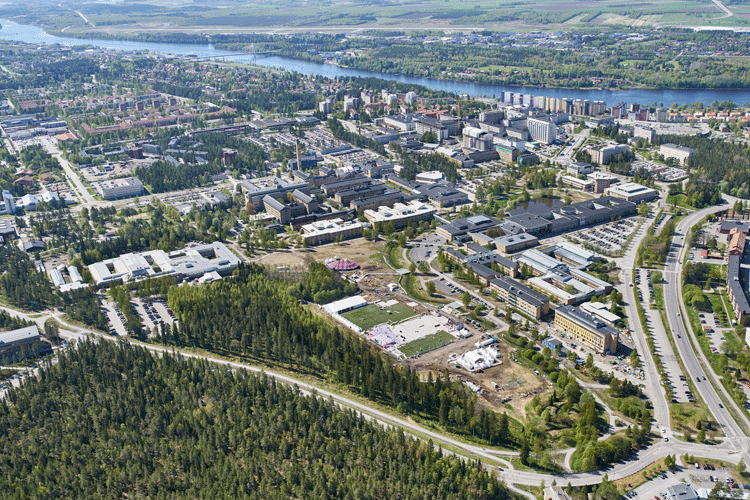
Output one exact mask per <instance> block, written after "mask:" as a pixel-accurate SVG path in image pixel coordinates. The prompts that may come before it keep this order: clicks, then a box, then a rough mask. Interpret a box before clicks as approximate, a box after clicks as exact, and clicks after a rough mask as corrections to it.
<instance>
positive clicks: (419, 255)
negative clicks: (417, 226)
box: [409, 234, 445, 285]
mask: <svg viewBox="0 0 750 500" xmlns="http://www.w3.org/2000/svg"><path fill="white" fill-rule="evenodd" d="M444 242H445V240H443V238H441V237H440V236H437V235H434V234H433V235H430V236H426V237H425V238H422V239H419V240H415V241H414V244H413V246H412V249H411V250H410V251H409V258H410V259H411V260H412V262H417V263H419V262H421V261H423V260H431V259H432V258H433V257H435V256H437V251H438V247H439V246H440V245H441V244H442V243H444ZM435 284H436V285H437V283H435Z"/></svg>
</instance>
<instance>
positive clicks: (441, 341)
mask: <svg viewBox="0 0 750 500" xmlns="http://www.w3.org/2000/svg"><path fill="white" fill-rule="evenodd" d="M455 338H456V337H454V336H453V335H451V334H450V333H448V332H446V331H445V330H440V331H439V332H437V333H433V334H432V335H428V336H426V337H422V338H421V339H417V340H414V341H412V342H409V343H408V344H404V345H402V346H401V347H399V348H398V350H399V351H401V352H402V353H403V355H404V356H406V357H407V358H408V357H410V356H414V355H415V354H421V353H425V352H429V351H431V350H433V349H437V348H438V347H443V346H444V345H445V344H447V343H448V342H450V341H451V340H455Z"/></svg>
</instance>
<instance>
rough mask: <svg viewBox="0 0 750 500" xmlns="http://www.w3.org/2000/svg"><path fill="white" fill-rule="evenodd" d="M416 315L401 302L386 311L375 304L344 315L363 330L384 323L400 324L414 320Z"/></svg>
mask: <svg viewBox="0 0 750 500" xmlns="http://www.w3.org/2000/svg"><path fill="white" fill-rule="evenodd" d="M416 315H417V313H416V312H414V311H413V310H412V309H411V308H410V307H407V306H405V305H404V304H401V303H400V302H399V303H398V304H395V305H392V306H390V307H386V308H384V309H381V308H380V307H379V306H377V305H375V304H370V305H367V306H365V307H360V308H359V309H355V310H354V311H349V312H347V313H344V314H342V316H343V317H344V318H346V319H348V320H349V321H351V322H352V323H354V324H355V325H357V326H358V327H360V328H361V329H362V330H369V329H370V328H372V327H373V326H376V325H381V324H383V323H391V324H394V323H399V322H401V321H404V320H407V319H409V318H413V317H414V316H416Z"/></svg>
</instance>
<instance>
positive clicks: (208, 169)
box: [134, 160, 223, 193]
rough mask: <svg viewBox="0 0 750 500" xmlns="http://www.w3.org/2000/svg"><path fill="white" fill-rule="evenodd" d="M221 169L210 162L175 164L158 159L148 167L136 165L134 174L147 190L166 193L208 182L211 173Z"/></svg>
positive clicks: (203, 184)
mask: <svg viewBox="0 0 750 500" xmlns="http://www.w3.org/2000/svg"><path fill="white" fill-rule="evenodd" d="M222 170H223V169H222V168H221V167H219V166H217V165H215V164H213V165H212V164H210V163H205V164H202V165H198V164H195V163H186V164H184V165H177V166H175V165H172V164H171V163H169V162H168V161H165V160H158V161H156V162H154V163H153V164H151V166H148V167H141V166H138V167H136V169H135V171H134V174H135V176H136V177H138V178H139V179H140V180H141V182H142V183H143V184H144V185H146V186H148V190H149V192H151V193H166V192H169V191H182V190H183V189H191V188H194V187H197V186H205V185H207V184H210V183H211V175H213V174H218V173H219V172H221V171H222Z"/></svg>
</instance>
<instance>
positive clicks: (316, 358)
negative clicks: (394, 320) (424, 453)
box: [156, 264, 518, 446]
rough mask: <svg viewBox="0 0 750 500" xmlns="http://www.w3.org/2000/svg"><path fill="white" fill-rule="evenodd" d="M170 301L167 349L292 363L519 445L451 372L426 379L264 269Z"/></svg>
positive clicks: (459, 428)
mask: <svg viewBox="0 0 750 500" xmlns="http://www.w3.org/2000/svg"><path fill="white" fill-rule="evenodd" d="M169 304H170V306H171V307H172V310H173V311H174V312H175V314H176V315H177V319H178V320H179V325H180V326H179V328H177V327H176V326H173V327H172V328H171V329H170V328H168V327H163V328H162V330H160V331H158V332H156V333H157V339H158V340H159V341H160V342H162V343H164V344H167V345H176V346H190V347H199V348H202V349H206V350H208V351H211V352H215V353H218V354H222V355H232V356H241V357H245V358H249V359H255V360H263V361H265V362H273V363H278V364H281V365H284V366H289V367H290V368H292V369H294V370H299V371H303V372H306V373H310V374H314V375H316V376H323V377H326V378H328V379H330V380H335V381H336V382H338V383H341V384H344V385H346V386H347V387H349V388H350V389H351V390H353V391H355V392H357V393H358V394H360V395H361V396H363V397H365V398H368V399H371V400H373V401H378V402H380V403H382V404H385V405H388V406H391V407H394V408H397V410H398V411H399V412H400V413H402V414H404V415H411V416H415V417H420V418H424V419H427V420H431V421H436V422H440V423H441V425H443V426H444V427H445V428H446V429H449V430H451V431H452V432H456V433H458V434H463V435H466V436H474V438H475V439H479V440H481V441H483V442H487V443H490V444H493V445H504V446H516V445H517V443H518V440H517V437H516V436H515V435H514V433H512V432H511V429H510V428H509V422H508V417H507V416H506V415H504V414H503V415H498V414H497V413H495V412H492V411H488V410H486V409H484V408H481V409H480V408H477V406H476V396H475V395H474V394H473V393H471V392H470V391H469V390H468V389H467V388H466V387H465V386H464V385H463V384H462V383H461V382H460V381H451V380H449V378H448V376H447V373H446V374H443V375H442V376H438V377H437V378H434V377H433V375H432V374H430V375H429V377H428V379H427V381H426V382H425V381H423V380H421V379H420V377H419V375H418V374H417V373H416V372H414V371H412V370H411V369H410V368H408V367H400V366H398V365H396V364H395V363H393V361H392V360H391V358H390V357H388V356H387V355H385V354H383V353H381V352H380V351H379V350H378V349H377V348H376V347H375V346H373V345H372V344H368V343H367V341H366V340H365V339H363V338H361V337H358V336H356V335H354V334H352V333H350V332H345V331H342V330H341V329H339V328H338V327H337V326H335V325H333V324H332V323H331V322H329V321H328V320H326V319H325V318H323V317H321V316H319V315H317V314H315V313H313V312H312V311H310V310H309V309H307V308H305V307H304V306H303V305H301V304H300V303H299V302H298V300H297V298H296V297H294V296H293V295H292V294H290V293H289V283H285V282H283V281H280V280H273V279H270V278H269V277H268V276H267V275H266V274H265V270H264V268H262V267H261V266H258V265H255V264H250V265H241V266H240V267H239V268H238V269H237V271H235V275H234V276H233V277H232V278H227V279H224V280H222V281H221V282H218V283H213V284H210V285H208V286H203V287H174V288H172V289H170V290H169Z"/></svg>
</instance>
